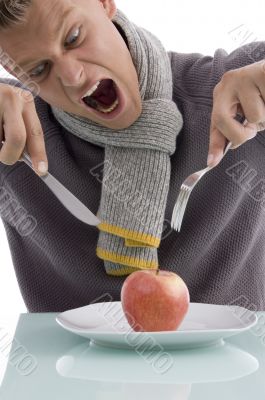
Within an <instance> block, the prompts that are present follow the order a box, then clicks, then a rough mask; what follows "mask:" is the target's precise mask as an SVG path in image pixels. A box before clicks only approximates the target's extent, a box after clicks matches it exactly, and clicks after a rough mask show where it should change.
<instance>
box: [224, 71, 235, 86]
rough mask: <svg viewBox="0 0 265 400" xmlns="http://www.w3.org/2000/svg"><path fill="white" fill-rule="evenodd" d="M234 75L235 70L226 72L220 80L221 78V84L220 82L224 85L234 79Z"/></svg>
mask: <svg viewBox="0 0 265 400" xmlns="http://www.w3.org/2000/svg"><path fill="white" fill-rule="evenodd" d="M235 73H236V72H235V70H228V71H226V72H225V73H224V74H223V76H222V78H221V82H222V83H223V84H226V83H228V82H230V81H231V79H234V76H235Z"/></svg>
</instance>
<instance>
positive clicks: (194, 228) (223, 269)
mask: <svg viewBox="0 0 265 400" xmlns="http://www.w3.org/2000/svg"><path fill="white" fill-rule="evenodd" d="M263 49H264V42H253V43H251V44H250V45H245V46H242V47H241V48H238V49H237V50H235V51H233V52H232V53H231V54H227V53H226V51H224V50H223V49H218V50H216V51H215V54H214V56H213V57H210V56H204V55H202V54H199V53H192V54H186V53H177V52H169V53H168V55H169V57H170V59H171V65H172V71H173V78H174V93H173V100H174V101H175V102H176V104H177V106H178V107H179V109H180V111H181V113H182V115H183V118H184V125H183V128H182V130H181V132H180V133H179V135H178V138H177V144H176V145H177V148H176V152H175V153H174V154H173V155H172V156H171V168H172V170H171V181H170V189H169V195H168V200H167V207H166V212H165V224H164V228H165V229H164V232H163V238H162V241H161V245H160V247H159V249H158V257H159V264H160V268H161V269H166V270H171V271H174V272H176V273H177V274H179V275H180V276H181V277H182V278H183V279H184V281H185V282H186V284H187V286H188V288H189V291H190V299H191V302H202V303H213V304H237V305H241V306H244V307H246V308H249V309H252V310H265V203H264V202H263V203H262V201H263V199H265V189H264V186H265V185H264V179H263V175H264V171H265V147H264V146H265V131H263V132H260V133H259V134H258V135H257V136H256V138H254V139H252V140H251V141H248V142H246V143H245V144H244V145H242V146H240V147H239V148H238V149H236V150H233V151H229V152H228V154H227V155H226V157H225V158H224V159H223V160H222V161H221V163H220V164H219V165H218V166H217V167H216V168H215V169H213V170H212V171H210V172H209V173H208V174H207V175H205V177H204V178H203V179H202V180H201V181H200V183H199V184H198V185H197V187H196V189H194V191H193V193H192V195H191V197H190V200H189V203H188V207H187V211H186V214H185V218H184V221H183V225H182V229H181V232H180V233H177V232H176V231H171V230H170V220H171V215H172V210H173V207H174V203H175V200H176V198H177V195H178V193H179V189H180V186H181V183H182V181H183V180H184V179H185V178H186V177H187V176H188V175H189V174H190V173H192V172H194V171H196V170H199V169H202V168H204V167H205V166H206V160H207V153H208V144H209V127H210V117H211V111H212V93H213V89H214V87H215V85H216V84H217V83H218V82H219V81H220V79H221V77H222V75H223V74H224V72H225V71H227V70H231V69H235V68H240V67H243V66H245V65H248V64H251V63H253V62H256V61H259V60H261V59H262V58H263V57H264V54H263ZM1 82H8V81H7V79H6V80H5V79H2V80H1ZM9 84H18V83H16V81H11V82H9ZM35 102H36V109H37V112H38V116H39V118H40V121H41V124H42V127H43V131H44V134H45V143H46V150H47V155H48V160H49V171H50V173H52V174H53V175H54V176H55V177H56V178H57V179H59V180H60V181H61V182H62V183H63V184H64V185H65V186H66V187H67V188H68V189H69V190H70V191H71V192H72V193H73V194H74V195H76V196H77V197H78V198H79V199H80V200H81V201H82V202H83V203H84V204H85V205H86V206H87V207H88V208H89V209H90V210H91V211H92V212H94V213H96V212H97V210H98V206H99V201H100V193H101V183H100V182H101V177H102V176H101V173H102V171H101V169H100V168H99V170H98V177H96V176H95V174H94V173H93V174H91V172H90V171H91V169H92V168H94V167H95V166H96V165H98V164H100V163H102V162H103V161H104V149H102V147H98V146H96V145H93V144H90V143H89V142H86V141H83V140H82V139H80V138H78V137H76V136H74V135H72V134H71V133H69V132H68V131H67V130H65V129H64V128H63V127H61V126H60V125H59V124H58V122H57V121H56V120H55V119H54V117H53V114H52V113H51V109H50V106H49V104H47V103H45V102H44V101H43V100H42V99H40V98H39V97H37V98H36V99H35ZM0 210H1V218H2V220H3V223H4V226H5V230H6V234H7V238H8V242H9V246H10V251H11V255H12V260H13V264H14V268H15V271H16V276H17V279H18V283H19V286H20V290H21V293H22V296H23V298H24V301H25V304H26V306H27V308H28V310H29V312H59V311H64V310H67V309H69V308H75V307H80V306H83V305H86V304H89V303H90V302H92V301H95V299H97V298H99V297H100V296H102V297H101V299H100V300H99V301H101V300H102V299H103V300H106V299H112V300H119V299H120V290H121V286H122V283H123V281H124V279H125V277H114V276H108V275H107V274H106V272H105V269H104V265H103V261H102V260H100V259H99V258H98V257H97V256H96V251H95V250H96V244H97V240H98V234H99V231H98V229H97V228H95V227H92V226H89V225H86V224H84V223H82V222H80V221H79V220H77V219H75V218H74V217H73V216H72V215H71V214H70V213H69V212H68V211H67V210H66V209H65V208H64V207H63V206H62V204H61V203H60V202H59V201H58V200H57V198H56V197H55V196H54V195H53V194H52V193H51V192H50V190H49V188H48V187H47V186H46V185H45V183H44V182H43V181H42V180H41V179H40V178H39V177H38V176H37V175H36V174H35V173H34V172H33V171H32V170H31V169H30V168H29V167H28V166H27V165H26V164H24V163H20V162H18V163H16V164H15V165H12V166H8V165H4V164H1V163H0Z"/></svg>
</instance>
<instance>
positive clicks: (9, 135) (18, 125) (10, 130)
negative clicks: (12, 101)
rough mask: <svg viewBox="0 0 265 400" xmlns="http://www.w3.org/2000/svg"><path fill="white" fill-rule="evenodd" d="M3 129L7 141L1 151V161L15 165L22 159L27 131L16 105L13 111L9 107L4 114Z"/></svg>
mask: <svg viewBox="0 0 265 400" xmlns="http://www.w3.org/2000/svg"><path fill="white" fill-rule="evenodd" d="M14 116H15V117H14ZM2 129H3V131H4V133H3V134H4V136H5V141H4V144H3V146H2V148H1V151H0V161H1V162H2V163H4V164H7V165H13V164H15V163H16V162H17V161H18V159H19V158H20V156H21V153H22V152H23V150H24V147H25V143H26V129H25V125H24V121H23V118H22V115H21V110H20V109H19V108H17V107H16V106H15V105H14V107H13V109H12V108H10V107H9V108H8V109H7V110H6V111H5V112H4V115H3V128H2Z"/></svg>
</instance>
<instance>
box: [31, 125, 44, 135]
mask: <svg viewBox="0 0 265 400" xmlns="http://www.w3.org/2000/svg"><path fill="white" fill-rule="evenodd" d="M29 135H30V136H33V137H36V136H37V137H42V136H43V132H42V128H41V127H39V126H33V127H30V128H29Z"/></svg>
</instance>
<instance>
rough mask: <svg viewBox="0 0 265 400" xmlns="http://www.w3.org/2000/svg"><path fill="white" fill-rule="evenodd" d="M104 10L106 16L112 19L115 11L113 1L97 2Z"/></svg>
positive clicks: (103, 0) (102, 0) (115, 7)
mask: <svg viewBox="0 0 265 400" xmlns="http://www.w3.org/2000/svg"><path fill="white" fill-rule="evenodd" d="M99 1H100V2H101V4H102V6H103V7H104V9H105V12H106V14H107V16H108V17H109V18H110V19H112V18H113V17H114V16H115V14H116V11H117V6H116V4H115V0H99Z"/></svg>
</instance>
